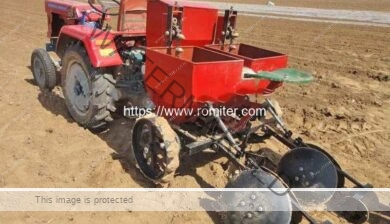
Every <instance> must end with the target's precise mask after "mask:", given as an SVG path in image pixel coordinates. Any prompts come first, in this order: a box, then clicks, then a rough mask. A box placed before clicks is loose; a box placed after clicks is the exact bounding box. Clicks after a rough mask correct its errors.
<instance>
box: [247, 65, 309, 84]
mask: <svg viewBox="0 0 390 224" xmlns="http://www.w3.org/2000/svg"><path fill="white" fill-rule="evenodd" d="M245 77H246V78H256V79H268V80H271V81H275V82H287V83H297V84H305V83H309V82H311V81H313V76H312V75H310V74H307V73H304V72H301V71H298V70H295V69H292V68H284V69H278V70H275V71H272V72H266V71H262V72H259V73H252V74H251V73H248V74H245Z"/></svg>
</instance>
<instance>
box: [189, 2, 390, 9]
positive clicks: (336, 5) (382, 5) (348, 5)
mask: <svg viewBox="0 0 390 224" xmlns="http://www.w3.org/2000/svg"><path fill="white" fill-rule="evenodd" d="M193 1H197V0H193ZM213 1H218V2H235V3H252V4H263V5H264V4H267V3H268V2H269V0H241V1H237V0H213ZM271 2H273V3H274V4H275V5H277V6H291V7H307V8H320V9H353V10H369V11H383V12H388V11H390V2H389V1H387V0H376V1H370V0H354V1H351V0H326V1H321V0H272V1H271Z"/></svg>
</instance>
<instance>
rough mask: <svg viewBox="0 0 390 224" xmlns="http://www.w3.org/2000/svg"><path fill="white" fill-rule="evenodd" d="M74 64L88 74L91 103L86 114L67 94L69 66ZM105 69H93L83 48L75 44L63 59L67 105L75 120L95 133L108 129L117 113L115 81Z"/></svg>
mask: <svg viewBox="0 0 390 224" xmlns="http://www.w3.org/2000/svg"><path fill="white" fill-rule="evenodd" d="M73 63H77V64H79V65H80V66H81V67H82V69H83V70H84V73H85V74H88V77H87V79H88V85H89V89H90V90H91V91H89V93H88V94H89V96H90V101H89V105H88V109H87V111H86V113H85V114H83V115H81V114H80V113H78V112H77V109H76V107H75V105H72V102H71V100H70V98H69V94H68V93H67V88H66V82H67V80H66V79H67V75H68V69H69V66H70V65H72V64H73ZM102 71H103V69H96V68H93V67H92V65H91V62H90V61H89V59H88V55H87V53H86V51H85V49H84V47H83V46H81V45H79V44H74V45H72V46H70V47H69V48H68V49H67V50H66V52H65V55H64V57H63V66H62V74H61V75H62V87H63V88H62V90H63V93H64V97H65V104H66V106H67V108H68V110H69V113H70V114H71V116H72V117H73V119H74V120H75V121H76V122H77V123H78V124H80V125H81V126H83V127H86V128H88V129H90V130H93V131H101V130H104V129H106V128H107V125H108V123H109V122H111V121H113V119H112V116H111V113H112V112H115V111H116V107H115V102H114V100H113V97H112V92H113V91H114V89H115V79H114V78H113V77H112V75H111V74H105V73H103V72H102Z"/></svg>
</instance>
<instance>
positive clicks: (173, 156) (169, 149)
mask: <svg viewBox="0 0 390 224" xmlns="http://www.w3.org/2000/svg"><path fill="white" fill-rule="evenodd" d="M145 120H148V121H150V122H151V124H152V126H153V128H155V129H156V131H158V132H159V133H160V134H161V136H160V137H161V138H162V140H163V142H164V143H165V146H166V148H165V153H166V155H165V159H166V161H165V169H164V172H163V173H162V175H161V176H158V177H157V178H156V177H152V176H150V175H148V172H145V170H143V169H142V166H141V164H140V161H138V160H137V157H136V152H135V150H136V149H135V145H136V144H137V142H136V139H135V135H136V134H137V133H136V132H135V129H136V126H137V125H138V123H141V122H143V121H145ZM130 141H131V146H130V150H129V157H130V158H129V159H130V161H131V163H132V164H134V165H135V166H136V168H137V169H139V171H140V172H141V173H142V175H143V176H144V177H146V179H148V180H150V181H152V182H153V183H154V184H156V185H159V186H161V187H169V185H170V184H171V183H172V181H173V179H174V176H175V172H176V170H177V169H178V168H179V165H180V149H181V142H180V138H179V137H178V135H177V134H176V132H175V131H174V130H173V129H172V128H171V126H170V125H169V123H168V121H167V120H166V119H165V118H163V117H159V116H157V115H155V114H148V115H146V116H144V117H140V118H138V119H137V120H136V121H135V123H134V124H133V126H132V131H131V133H130Z"/></svg>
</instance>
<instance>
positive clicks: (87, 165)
mask: <svg viewBox="0 0 390 224" xmlns="http://www.w3.org/2000/svg"><path fill="white" fill-rule="evenodd" d="M248 2H249V0H248ZM256 2H257V1H256ZM275 2H276V3H278V2H277V1H275ZM286 2H287V1H286ZM288 2H291V4H293V3H294V2H296V3H295V4H297V5H294V6H310V5H309V3H308V4H304V3H302V4H298V1H288ZM299 2H301V1H299ZM304 2H305V1H304ZM307 2H311V1H307ZM325 2H326V3H328V4H329V5H331V3H332V2H334V1H331V0H328V1H325ZM337 2H340V4H341V3H343V2H347V1H337ZM354 2H356V3H359V2H361V3H362V5H360V6H359V7H357V8H352V9H372V10H377V9H378V10H384V9H385V8H386V7H388V6H387V4H386V5H385V6H383V7H380V6H375V7H373V6H372V8H371V4H379V5H380V4H381V3H382V2H385V1H375V3H370V2H371V1H365V0H361V1H354ZM252 3H253V1H252ZM363 3H364V4H363ZM369 3H370V4H369ZM383 4H384V3H383ZM389 5H390V4H389ZM0 7H1V8H2V9H3V10H2V13H3V19H2V20H1V23H0V110H1V117H0V139H1V140H0V156H1V158H2V163H0V177H1V178H0V187H47V188H50V187H112V188H117V187H118V188H119V187H123V188H131V187H153V185H152V184H150V183H149V182H147V181H146V180H145V179H144V178H143V176H142V175H141V174H140V173H139V172H138V171H137V170H136V169H135V168H133V166H131V165H130V164H129V163H128V162H127V161H125V160H124V159H123V158H122V157H121V153H122V152H124V151H125V150H126V148H127V147H128V144H129V142H128V134H129V133H130V130H129V127H130V124H129V121H127V120H125V119H119V120H117V121H116V122H115V123H114V124H113V125H112V127H111V130H110V131H109V132H106V133H102V134H98V135H97V134H93V133H91V132H90V131H88V130H84V129H83V128H81V127H79V126H78V125H77V124H76V123H74V122H73V121H72V119H71V117H70V115H69V114H68V112H67V110H66V107H65V103H64V100H63V98H62V95H61V91H60V90H59V89H56V90H55V91H54V93H41V92H40V91H39V89H38V87H37V86H36V85H35V84H34V82H33V81H32V73H31V71H30V68H29V66H30V55H31V52H32V51H33V49H34V48H37V47H43V46H44V44H45V41H46V30H47V25H46V23H47V22H46V15H45V13H44V7H43V1H41V0H31V1H22V0H14V1H7V2H6V1H1V3H0ZM318 7H320V5H319V6H318ZM321 7H325V6H323V5H322V6H321ZM329 7H330V6H329ZM340 7H341V6H340ZM343 7H344V6H343ZM376 7H377V8H376ZM333 8H337V7H336V6H335V7H333ZM6 18H9V19H6ZM238 25H239V27H240V34H241V37H240V38H239V41H241V42H245V43H248V44H253V45H256V46H259V47H263V48H266V49H270V50H275V51H280V52H282V53H286V54H288V55H289V66H290V67H294V68H297V69H301V70H305V71H308V72H312V73H313V74H314V76H315V82H314V83H312V84H309V85H304V86H294V85H285V86H284V87H283V88H281V89H279V90H278V92H277V93H276V94H275V96H274V98H275V99H277V100H278V101H279V103H280V105H281V106H282V108H283V110H284V118H285V120H286V122H287V124H288V125H289V127H290V128H291V129H292V130H294V131H295V133H296V134H297V135H300V136H302V137H303V138H304V139H305V140H306V141H309V142H316V143H318V144H320V145H322V146H324V147H325V148H326V149H327V151H328V152H329V153H331V154H332V155H333V156H334V157H335V158H336V159H337V161H338V162H339V163H340V165H341V166H342V167H343V168H344V169H345V170H347V171H348V172H350V173H351V174H352V175H353V176H355V177H357V178H358V179H360V180H361V181H362V182H369V183H371V184H373V185H374V186H375V187H389V186H390V141H389V140H390V129H389V125H390V119H389V116H390V88H389V87H390V82H389V80H390V38H389V36H390V28H381V27H368V26H352V25H341V24H333V25H332V24H329V23H313V22H296V21H289V20H282V19H276V20H275V19H266V18H265V19H261V18H256V17H241V18H240V20H239V24H238ZM266 146H267V148H271V149H272V150H271V151H270V152H269V153H270V154H271V156H273V157H274V158H275V159H276V160H277V158H279V157H280V155H281V154H283V153H284V152H285V151H286V150H285V148H283V147H281V146H280V145H279V144H277V143H276V142H273V141H270V142H269V143H268V144H267V145H266ZM252 147H254V148H256V149H260V148H262V150H265V148H264V147H265V146H264V145H255V146H252ZM224 162H226V159H224V158H219V156H218V155H214V154H206V155H198V156H195V157H193V158H189V159H186V158H185V159H184V160H183V161H182V163H181V164H183V165H182V166H181V167H180V168H179V170H178V173H177V177H176V178H175V181H174V183H173V186H171V187H211V186H215V187H224V185H225V184H226V181H227V177H226V174H225V171H224V169H223V167H222V165H221V164H223V163H224ZM184 164H185V165H184ZM314 215H315V216H317V217H319V218H327V219H330V220H332V221H334V222H335V223H340V222H344V221H343V220H342V219H339V218H338V217H337V216H335V215H333V214H327V215H325V214H321V213H316V214H314ZM111 222H112V223H125V222H128V223H132V222H134V223H213V222H217V223H218V222H219V216H218V215H217V214H214V213H210V214H208V213H201V212H185V213H178V212H172V213H156V212H137V213H136V212H131V213H129V212H110V213H108V212H68V213H61V212H56V213H48V212H23V213H16V212H2V213H0V223H111ZM370 222H371V223H378V219H375V217H374V219H372V220H371V221H370Z"/></svg>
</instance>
